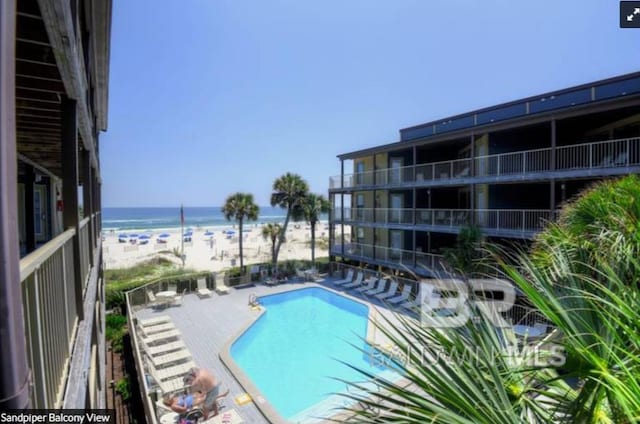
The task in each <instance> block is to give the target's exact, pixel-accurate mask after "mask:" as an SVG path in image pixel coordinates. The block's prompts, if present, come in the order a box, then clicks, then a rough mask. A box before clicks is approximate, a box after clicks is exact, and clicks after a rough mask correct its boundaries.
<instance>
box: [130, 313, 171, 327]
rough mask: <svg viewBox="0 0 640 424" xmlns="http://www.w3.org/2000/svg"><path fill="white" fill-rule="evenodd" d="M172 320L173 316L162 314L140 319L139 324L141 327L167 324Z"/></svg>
mask: <svg viewBox="0 0 640 424" xmlns="http://www.w3.org/2000/svg"><path fill="white" fill-rule="evenodd" d="M168 322H171V317H170V316H169V315H161V316H159V317H153V318H146V319H139V320H138V326H139V327H151V326H154V325H160V324H166V323H168Z"/></svg>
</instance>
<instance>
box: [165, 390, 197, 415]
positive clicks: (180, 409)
mask: <svg viewBox="0 0 640 424" xmlns="http://www.w3.org/2000/svg"><path fill="white" fill-rule="evenodd" d="M204 400H205V395H203V394H202V393H200V392H195V393H189V394H186V395H180V396H170V397H166V398H164V399H163V400H162V402H163V403H164V404H165V405H166V406H168V407H169V408H170V409H171V410H172V411H173V412H177V413H178V414H184V413H185V412H188V411H190V410H191V408H193V407H194V406H197V405H200V404H202V403H203V402H204Z"/></svg>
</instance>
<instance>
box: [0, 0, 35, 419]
mask: <svg viewBox="0 0 640 424" xmlns="http://www.w3.org/2000/svg"><path fill="white" fill-rule="evenodd" d="M15 45H16V2H15V0H3V1H0V261H1V263H2V266H0V310H1V311H2V319H0V363H1V364H3V366H2V367H0V411H4V410H8V409H24V408H28V407H29V368H28V366H27V348H26V339H25V333H24V322H23V308H22V302H23V300H22V288H21V286H20V257H19V252H18V249H17V248H16V246H18V244H19V240H18V206H17V205H18V170H17V154H16V152H17V150H16V149H17V147H16V109H15V93H16V87H15V80H16V78H15V77H16V76H15Z"/></svg>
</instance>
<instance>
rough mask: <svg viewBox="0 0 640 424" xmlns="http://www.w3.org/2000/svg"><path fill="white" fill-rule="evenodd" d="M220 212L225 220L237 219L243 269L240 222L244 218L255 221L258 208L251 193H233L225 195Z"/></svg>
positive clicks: (241, 259)
mask: <svg viewBox="0 0 640 424" xmlns="http://www.w3.org/2000/svg"><path fill="white" fill-rule="evenodd" d="M222 213H223V214H224V217H225V218H226V219H227V221H231V220H232V219H235V220H236V221H238V231H239V233H240V240H239V247H240V270H241V272H243V271H244V262H243V257H242V223H243V222H244V220H245V219H246V220H249V221H255V220H256V219H258V214H259V213H260V208H259V207H258V206H257V205H256V204H255V203H254V202H253V194H249V193H235V194H232V195H230V196H229V197H227V200H226V201H225V202H224V206H223V207H222Z"/></svg>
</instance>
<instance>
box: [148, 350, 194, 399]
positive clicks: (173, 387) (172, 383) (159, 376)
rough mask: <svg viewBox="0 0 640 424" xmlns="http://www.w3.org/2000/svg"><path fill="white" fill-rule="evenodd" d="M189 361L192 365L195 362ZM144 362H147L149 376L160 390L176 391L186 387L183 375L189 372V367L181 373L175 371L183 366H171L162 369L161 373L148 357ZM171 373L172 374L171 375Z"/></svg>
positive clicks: (165, 391) (164, 391) (166, 391)
mask: <svg viewBox="0 0 640 424" xmlns="http://www.w3.org/2000/svg"><path fill="white" fill-rule="evenodd" d="M191 363H192V364H193V366H195V363H193V361H191ZM146 364H147V370H148V371H149V375H151V378H153V380H154V381H155V383H156V385H157V386H158V387H159V388H160V390H161V391H162V392H163V393H172V392H178V391H180V390H184V389H186V388H187V387H188V385H187V384H186V383H185V381H184V376H185V375H186V374H187V373H188V372H189V369H190V368H187V370H186V371H184V372H183V373H182V374H180V373H175V372H176V371H182V370H183V367H182V368H180V369H178V368H174V367H171V368H168V369H166V370H163V371H164V372H163V373H161V372H160V371H161V370H158V369H157V368H156V367H155V366H154V365H153V364H152V363H151V361H149V360H148V358H147V361H146ZM172 373H174V374H173V375H172Z"/></svg>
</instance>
